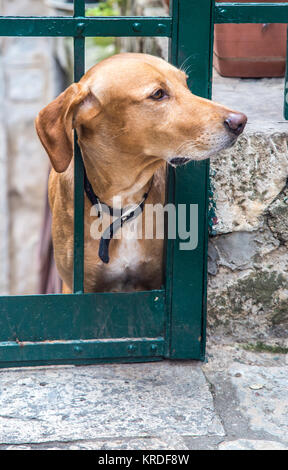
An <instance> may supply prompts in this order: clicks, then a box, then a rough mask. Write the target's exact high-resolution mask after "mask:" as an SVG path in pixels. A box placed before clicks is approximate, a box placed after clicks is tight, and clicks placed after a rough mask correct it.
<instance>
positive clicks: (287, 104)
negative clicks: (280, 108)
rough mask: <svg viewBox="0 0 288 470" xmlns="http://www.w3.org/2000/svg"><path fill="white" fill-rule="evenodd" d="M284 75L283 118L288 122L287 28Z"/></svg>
mask: <svg viewBox="0 0 288 470" xmlns="http://www.w3.org/2000/svg"><path fill="white" fill-rule="evenodd" d="M286 50H287V54H286V73H285V82H284V118H285V119H286V120H288V28H287V49H286Z"/></svg>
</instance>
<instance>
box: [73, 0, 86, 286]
mask: <svg viewBox="0 0 288 470" xmlns="http://www.w3.org/2000/svg"><path fill="white" fill-rule="evenodd" d="M81 16H82V17H83V16H85V1H84V0H74V17H81ZM82 28H83V23H81V18H79V23H78V26H77V32H78V36H76V37H74V81H75V82H78V81H79V80H80V78H81V77H82V75H83V74H84V71H85V38H84V37H83V36H82V34H81V33H82V31H83V29H82ZM73 291H74V293H83V292H84V166H83V160H82V155H81V151H80V148H79V145H78V143H77V134H76V132H74V269H73Z"/></svg>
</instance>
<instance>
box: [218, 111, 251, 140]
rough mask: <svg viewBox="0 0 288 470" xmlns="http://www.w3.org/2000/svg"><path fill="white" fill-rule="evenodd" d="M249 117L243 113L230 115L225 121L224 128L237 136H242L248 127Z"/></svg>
mask: <svg viewBox="0 0 288 470" xmlns="http://www.w3.org/2000/svg"><path fill="white" fill-rule="evenodd" d="M246 122H247V117H246V116H245V114H243V113H230V114H229V115H228V117H227V118H226V119H225V121H224V126H225V127H226V129H228V131H230V132H233V134H235V135H240V134H242V132H243V131H244V127H245V126H246Z"/></svg>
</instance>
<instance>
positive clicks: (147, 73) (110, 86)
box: [86, 54, 184, 95]
mask: <svg viewBox="0 0 288 470" xmlns="http://www.w3.org/2000/svg"><path fill="white" fill-rule="evenodd" d="M182 75H184V74H183V72H180V71H179V70H178V69H177V68H176V67H174V66H172V65H171V64H169V63H168V62H166V61H164V60H163V59H160V58H158V57H154V56H149V55H146V54H119V55H116V56H113V57H112V58H109V59H107V60H104V61H102V62H100V63H99V64H97V65H96V66H95V67H93V68H92V69H91V70H90V71H89V72H88V73H87V74H86V79H87V80H88V83H89V85H90V87H91V89H92V91H93V92H94V93H95V94H96V95H97V94H99V93H101V92H102V93H103V92H106V91H109V90H110V91H111V90H114V91H116V92H118V93H121V92H123V93H125V92H127V91H129V90H130V91H132V90H133V89H134V90H137V89H140V88H141V87H142V88H143V87H146V86H147V87H148V86H149V84H151V85H153V84H156V83H157V82H158V83H160V82H164V81H166V80H169V81H171V80H175V79H176V80H177V79H179V78H180V77H181V76H182ZM182 79H183V77H182Z"/></svg>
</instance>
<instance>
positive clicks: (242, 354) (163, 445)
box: [0, 345, 288, 450]
mask: <svg viewBox="0 0 288 470" xmlns="http://www.w3.org/2000/svg"><path fill="white" fill-rule="evenodd" d="M207 359H208V361H207V362H206V363H200V362H196V361H189V362H179V361H177V362H170V361H164V362H159V363H148V364H114V365H95V366H77V367H75V366H57V367H53V366H50V367H38V368H23V369H6V370H5V369H2V370H0V443H1V444H0V450H2V449H7V450H11V449H19V450H22V449H33V450H34V449H51V450H52V449H66V450H69V449H104V450H105V449H117V450H118V449H144V450H146V449H147V450H154V449H158V450H163V449H168V450H182V449H207V450H212V449H221V450H229V449H247V450H248V449H255V450H256V449H261V450H262V449H286V450H287V449H288V394H287V383H288V374H287V373H288V362H287V355H285V354H275V353H273V354H272V353H256V352H251V351H246V350H244V349H243V348H242V347H241V346H240V345H239V346H229V345H226V346H223V345H222V346H220V345H209V347H208V352H207Z"/></svg>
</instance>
